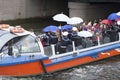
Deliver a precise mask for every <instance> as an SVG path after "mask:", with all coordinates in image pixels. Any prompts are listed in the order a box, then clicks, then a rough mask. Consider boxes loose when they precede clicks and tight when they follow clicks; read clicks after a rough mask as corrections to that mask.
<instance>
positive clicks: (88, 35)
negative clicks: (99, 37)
mask: <svg viewBox="0 0 120 80" xmlns="http://www.w3.org/2000/svg"><path fill="white" fill-rule="evenodd" d="M78 36H80V37H92V36H93V34H92V33H91V32H89V31H80V32H78Z"/></svg>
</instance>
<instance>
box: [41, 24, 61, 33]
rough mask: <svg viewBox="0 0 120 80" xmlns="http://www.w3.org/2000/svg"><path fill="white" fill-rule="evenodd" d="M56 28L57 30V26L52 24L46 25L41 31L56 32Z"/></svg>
mask: <svg viewBox="0 0 120 80" xmlns="http://www.w3.org/2000/svg"><path fill="white" fill-rule="evenodd" d="M57 30H59V28H58V27H57V26H54V25H50V26H47V27H45V28H44V29H43V32H49V31H51V32H56V31H57Z"/></svg>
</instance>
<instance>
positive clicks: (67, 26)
mask: <svg viewBox="0 0 120 80" xmlns="http://www.w3.org/2000/svg"><path fill="white" fill-rule="evenodd" d="M72 28H73V26H71V25H64V26H62V28H61V30H72Z"/></svg>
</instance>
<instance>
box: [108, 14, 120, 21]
mask: <svg viewBox="0 0 120 80" xmlns="http://www.w3.org/2000/svg"><path fill="white" fill-rule="evenodd" d="M118 18H120V16H118V15H117V14H116V13H111V14H110V15H109V16H108V18H107V19H109V20H116V19H118Z"/></svg>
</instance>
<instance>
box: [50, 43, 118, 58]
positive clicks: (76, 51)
mask: <svg viewBox="0 0 120 80" xmlns="http://www.w3.org/2000/svg"><path fill="white" fill-rule="evenodd" d="M116 43H120V41H115V42H111V43H106V44H102V45H96V46H92V47H88V48H83V49H80V50H74V51H71V52H66V53H62V54H54V55H52V56H51V57H50V59H54V58H59V57H63V56H67V55H71V54H74V53H75V54H76V53H77V54H79V53H81V52H83V51H87V50H91V49H97V48H100V47H104V46H108V45H112V44H116ZM52 47H54V46H52Z"/></svg>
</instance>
